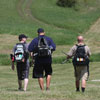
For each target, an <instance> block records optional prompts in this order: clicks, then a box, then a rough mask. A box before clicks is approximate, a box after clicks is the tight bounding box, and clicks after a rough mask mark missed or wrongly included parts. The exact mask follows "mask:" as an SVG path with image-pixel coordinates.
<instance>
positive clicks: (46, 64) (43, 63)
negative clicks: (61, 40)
mask: <svg viewBox="0 0 100 100" xmlns="http://www.w3.org/2000/svg"><path fill="white" fill-rule="evenodd" d="M37 33H38V37H36V38H34V39H33V40H32V41H31V43H30V44H29V47H28V50H29V52H37V50H36V48H38V42H39V38H40V37H44V38H45V39H46V41H47V44H48V46H49V47H50V48H52V51H54V50H55V49H56V45H55V44H54V42H53V40H52V39H51V38H50V37H47V36H45V32H44V29H42V28H39V29H38V30H37ZM51 64H52V56H49V57H45V58H40V57H39V56H38V54H37V55H36V56H35V64H34V68H33V78H38V82H39V85H40V88H41V90H44V80H43V77H44V75H43V73H44V71H45V76H46V90H49V89H50V80H51V75H52V66H51Z"/></svg>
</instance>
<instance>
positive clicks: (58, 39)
mask: <svg viewBox="0 0 100 100" xmlns="http://www.w3.org/2000/svg"><path fill="white" fill-rule="evenodd" d="M56 1H57V0H43V1H42V3H41V0H34V1H33V2H32V3H31V5H30V7H29V8H27V5H28V3H29V2H30V1H29V0H24V2H22V3H21V0H9V1H6V0H0V7H1V9H0V34H13V35H18V34H20V33H24V34H27V35H28V36H29V37H33V38H34V37H36V36H37V34H36V31H37V29H38V28H39V27H43V28H44V29H45V31H46V34H47V35H49V36H50V37H52V38H53V40H54V42H55V43H56V44H58V45H64V44H67V45H71V44H73V43H74V42H75V38H76V37H77V35H78V34H80V33H83V32H84V31H86V30H87V29H88V28H89V27H90V25H91V24H93V23H94V22H95V21H96V20H97V18H98V17H99V16H100V13H99V10H100V7H99V3H98V2H100V1H99V0H95V1H91V2H93V3H91V2H90V1H89V2H88V4H87V5H88V6H85V5H84V3H82V0H81V1H80V2H79V4H78V5H77V9H78V11H75V10H74V9H73V8H62V7H58V6H57V5H56ZM19 4H21V5H19ZM27 9H29V10H30V11H31V12H32V15H33V17H32V15H29V12H27ZM19 12H20V13H19ZM30 16H31V17H30ZM34 17H35V18H34ZM37 19H39V21H37ZM45 23H46V24H45Z"/></svg>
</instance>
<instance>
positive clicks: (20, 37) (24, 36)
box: [18, 34, 28, 41]
mask: <svg viewBox="0 0 100 100" xmlns="http://www.w3.org/2000/svg"><path fill="white" fill-rule="evenodd" d="M22 38H28V37H27V36H26V35H24V34H20V35H19V37H18V39H19V41H21V40H22Z"/></svg>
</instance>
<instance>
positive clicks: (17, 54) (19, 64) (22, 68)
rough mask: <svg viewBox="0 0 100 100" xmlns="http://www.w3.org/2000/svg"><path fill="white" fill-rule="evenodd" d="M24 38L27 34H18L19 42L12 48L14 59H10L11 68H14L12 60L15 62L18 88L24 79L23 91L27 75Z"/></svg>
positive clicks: (26, 50)
mask: <svg viewBox="0 0 100 100" xmlns="http://www.w3.org/2000/svg"><path fill="white" fill-rule="evenodd" d="M26 40H27V36H25V35H24V34H21V35H19V41H20V43H17V44H16V45H15V46H14V48H13V52H14V58H15V59H14V60H13V61H12V70H14V62H16V69H17V75H18V84H19V90H22V80H24V91H26V88H27V84H28V76H29V53H28V44H27V43H26Z"/></svg>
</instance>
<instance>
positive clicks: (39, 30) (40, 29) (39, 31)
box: [37, 28, 45, 35]
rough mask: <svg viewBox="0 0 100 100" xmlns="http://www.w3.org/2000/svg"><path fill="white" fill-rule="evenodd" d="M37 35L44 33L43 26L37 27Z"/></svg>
mask: <svg viewBox="0 0 100 100" xmlns="http://www.w3.org/2000/svg"><path fill="white" fill-rule="evenodd" d="M37 33H38V35H45V32H44V29H43V28H39V29H38V30H37Z"/></svg>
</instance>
